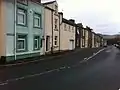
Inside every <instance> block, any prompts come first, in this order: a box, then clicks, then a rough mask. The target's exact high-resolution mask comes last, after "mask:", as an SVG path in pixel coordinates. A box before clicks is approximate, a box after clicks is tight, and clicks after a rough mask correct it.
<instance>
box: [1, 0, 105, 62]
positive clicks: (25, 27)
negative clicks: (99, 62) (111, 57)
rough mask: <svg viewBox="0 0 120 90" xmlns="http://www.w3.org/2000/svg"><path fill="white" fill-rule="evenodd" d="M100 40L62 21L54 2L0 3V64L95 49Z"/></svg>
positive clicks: (6, 0)
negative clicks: (50, 54) (48, 54)
mask: <svg viewBox="0 0 120 90" xmlns="http://www.w3.org/2000/svg"><path fill="white" fill-rule="evenodd" d="M103 41H104V40H103V38H102V37H101V36H100V35H97V34H96V33H94V32H93V30H92V29H91V28H90V27H88V26H87V27H83V26H82V23H78V24H76V23H75V20H73V19H69V20H67V19H65V18H63V13H62V12H58V4H57V2H56V1H51V2H47V3H41V0H0V62H3V61H7V62H10V61H12V60H18V59H24V58H28V57H36V56H40V55H45V54H47V53H54V52H59V51H65V50H74V49H76V48H95V47H100V46H102V45H103Z"/></svg>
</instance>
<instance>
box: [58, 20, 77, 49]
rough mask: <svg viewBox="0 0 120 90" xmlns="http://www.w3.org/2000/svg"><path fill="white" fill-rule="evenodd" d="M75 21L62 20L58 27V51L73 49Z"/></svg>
mask: <svg viewBox="0 0 120 90" xmlns="http://www.w3.org/2000/svg"><path fill="white" fill-rule="evenodd" d="M75 29H76V28H75V21H74V20H72V19H71V20H67V19H65V18H62V24H61V26H60V50H74V49H75V33H76V32H75Z"/></svg>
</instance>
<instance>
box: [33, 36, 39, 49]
mask: <svg viewBox="0 0 120 90" xmlns="http://www.w3.org/2000/svg"><path fill="white" fill-rule="evenodd" d="M35 41H37V48H36V47H35ZM34 49H39V39H38V38H35V39H34Z"/></svg>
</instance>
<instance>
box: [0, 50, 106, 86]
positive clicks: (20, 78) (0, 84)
mask: <svg viewBox="0 0 120 90" xmlns="http://www.w3.org/2000/svg"><path fill="white" fill-rule="evenodd" d="M103 50H105V48H104V49H101V50H99V51H98V52H97V53H94V54H93V55H92V56H90V57H89V58H85V59H84V60H82V61H80V62H79V63H83V62H85V61H88V60H89V59H91V58H93V57H94V56H96V55H97V54H98V53H100V52H101V51H103ZM74 66H78V64H77V65H74ZM67 68H71V67H70V66H68V67H67ZM62 69H66V67H65V66H63V67H60V68H58V69H53V70H49V71H45V72H42V73H37V74H31V75H26V76H23V77H18V78H13V79H8V80H6V81H3V82H0V86H4V85H6V84H9V83H10V82H13V81H18V80H23V79H26V78H32V77H36V76H40V75H44V74H48V73H51V72H54V71H60V70H62Z"/></svg>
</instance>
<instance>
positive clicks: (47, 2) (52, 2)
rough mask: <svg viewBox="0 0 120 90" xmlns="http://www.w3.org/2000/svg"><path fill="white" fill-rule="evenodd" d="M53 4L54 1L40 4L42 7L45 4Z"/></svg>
mask: <svg viewBox="0 0 120 90" xmlns="http://www.w3.org/2000/svg"><path fill="white" fill-rule="evenodd" d="M54 2H56V1H50V2H45V3H42V4H43V5H47V4H52V3H54Z"/></svg>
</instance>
